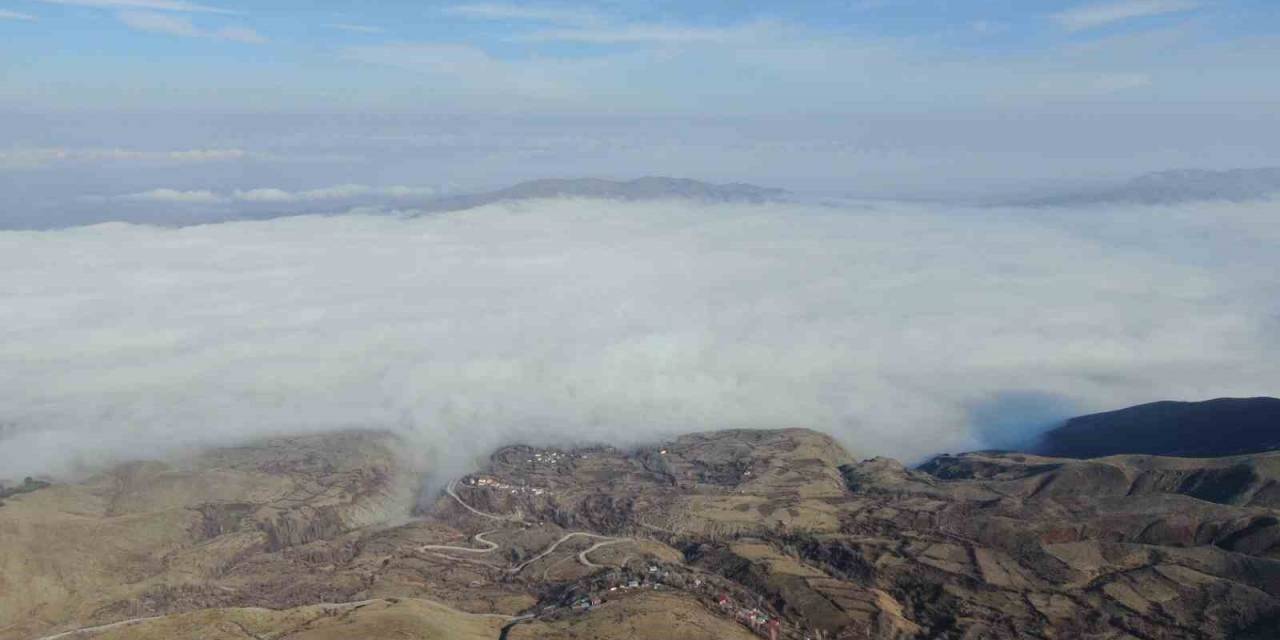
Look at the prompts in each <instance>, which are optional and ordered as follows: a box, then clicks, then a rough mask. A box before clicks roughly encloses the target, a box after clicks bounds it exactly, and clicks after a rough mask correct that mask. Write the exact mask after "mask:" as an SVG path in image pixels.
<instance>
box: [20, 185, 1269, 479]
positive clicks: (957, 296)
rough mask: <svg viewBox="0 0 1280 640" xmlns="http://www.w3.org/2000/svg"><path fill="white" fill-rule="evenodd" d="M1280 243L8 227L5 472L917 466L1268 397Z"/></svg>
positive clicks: (419, 220) (475, 221)
mask: <svg viewBox="0 0 1280 640" xmlns="http://www.w3.org/2000/svg"><path fill="white" fill-rule="evenodd" d="M1274 246H1280V205H1278V204H1277V203H1276V202H1274V201H1272V202H1260V203H1251V204H1241V203H1202V204H1196V205H1180V206H1167V207H1142V206H1136V205H1126V206H1124V207H1115V206H1111V207H1107V206H1094V207H1091V208H1076V209H1070V210H1059V211H1055V212H1053V213H1046V212H1044V211H1042V210H1021V209H968V208H963V207H958V206H957V207H945V206H939V205H909V204H874V205H864V204H856V203H855V204H850V205H848V206H843V207H829V206H824V207H820V206H808V205H800V204H778V203H772V204H705V203H702V204H699V203H693V202H682V201H669V202H639V203H620V202H606V201H599V200H581V199H575V200H535V201H527V202H518V203H509V204H500V205H490V206H486V207H481V208H478V209H473V210H468V211H462V212H455V213H449V214H441V215H432V216H424V217H406V218H398V217H386V216H359V215H347V216H334V217H320V216H304V217H296V218H283V219H277V220H270V221H261V222H230V223H223V224H215V225H207V226H195V227H188V228H181V229H174V228H159V227H149V226H136V225H127V224H108V225H99V226H91V227H80V228H73V229H67V230H60V231H49V232H23V231H6V232H0V476H21V475H25V474H60V473H66V472H72V471H77V470H83V469H88V468H92V467H95V466H97V465H100V464H101V463H103V462H105V461H113V460H122V459H127V458H135V457H140V456H153V455H163V454H165V453H167V452H171V451H175V450H178V449H181V448H183V447H187V446H191V445H204V444H220V443H231V442H236V441H240V440H243V439H245V438H248V437H252V436H258V435H266V434H278V433H293V432H318V431H326V430H336V429H345V428H351V427H371V428H390V429H394V430H396V431H399V432H401V433H404V434H406V435H408V436H409V437H410V442H412V443H413V446H415V447H417V448H419V449H421V450H422V451H423V452H424V454H425V455H427V456H428V457H433V458H435V459H436V460H439V461H442V462H443V461H445V460H447V459H453V460H457V459H463V460H469V459H472V458H474V457H475V456H479V455H484V454H485V453H487V452H488V450H489V449H490V448H492V447H493V446H496V445H499V444H503V443H507V442H511V441H513V440H524V441H530V442H534V443H540V444H549V443H568V442H578V441H586V440H602V441H606V442H611V443H616V444H627V443H633V442H637V441H644V440H648V439H654V438H658V437H662V436H667V435H671V434H675V433H679V432H685V431H691V430H705V429H720V428H730V427H747V428H774V427H789V426H807V427H812V428H816V429H820V430H823V431H827V432H830V433H832V434H834V435H836V436H837V437H838V438H839V439H840V440H841V441H842V442H843V443H844V444H845V445H846V446H847V447H849V448H850V449H851V450H852V451H854V452H855V453H857V454H860V455H866V456H869V455H889V456H894V457H899V458H904V459H908V460H914V459H918V458H920V457H922V456H927V455H929V454H932V453H936V452H941V451H956V450H962V449H969V448H975V447H982V446H991V445H993V444H1000V443H1001V442H1003V441H1008V440H1012V439H1017V438H1021V437H1025V436H1026V435H1027V430H1028V429H1031V428H1034V427H1043V426H1045V423H1046V421H1049V420H1051V419H1052V418H1055V417H1062V416H1060V415H1058V414H1061V413H1065V412H1070V411H1079V412H1085V411H1092V410H1102V409H1109V408H1115V407H1120V406H1125V405H1128V404H1134V403H1138V402H1145V401H1150V400H1156V399H1164V398H1176V399H1197V398H1205V397H1213V396H1228V395H1236V396H1252V395H1275V394H1276V393H1277V388H1278V387H1280V357H1277V356H1280V339H1278V338H1280V303H1278V302H1277V301H1278V300H1280V284H1277V278H1276V277H1275V274H1276V273H1280V255H1277V252H1274V251H1273V250H1271V248H1272V247H1274ZM1010 416H1014V417H1015V418H1016V419H1014V420H1012V421H1011V420H1010ZM1020 425H1027V426H1025V427H1023V426H1020Z"/></svg>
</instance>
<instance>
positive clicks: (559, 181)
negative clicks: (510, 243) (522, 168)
mask: <svg viewBox="0 0 1280 640" xmlns="http://www.w3.org/2000/svg"><path fill="white" fill-rule="evenodd" d="M786 195H787V192H786V190H784V189H774V188H770V187H760V186H756V185H753V184H746V183H742V182H734V183H730V184H711V183H709V182H702V181H699V180H689V179H687V178H668V177H661V176H648V177H644V178H637V179H635V180H627V181H621V180H604V179H600V178H552V179H545V180H530V181H528V182H521V183H520V184H517V185H514V186H511V187H506V188H505V189H498V190H497V191H489V192H485V193H476V194H468V195H460V196H451V197H446V198H440V199H438V200H435V201H433V202H431V203H429V204H428V205H427V206H426V207H425V209H426V210H428V211H460V210H463V209H472V208H475V207H480V206H484V205H487V204H494V203H497V202H510V201H515V200H534V199H539V198H599V199H605V200H629V201H643V200H665V199H669V198H681V199H686V200H697V201H701V202H752V203H762V202H770V201H775V200H780V199H782V198H783V197H784V196H786Z"/></svg>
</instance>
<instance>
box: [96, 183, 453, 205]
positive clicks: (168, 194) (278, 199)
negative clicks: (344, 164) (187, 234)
mask: <svg viewBox="0 0 1280 640" xmlns="http://www.w3.org/2000/svg"><path fill="white" fill-rule="evenodd" d="M438 194H439V191H438V190H437V189H434V188H432V187H411V186H402V185H398V186H389V187H371V186H368V185H362V184H340V185H334V186H331V187H322V188H319V189H307V190H303V191H289V190H286V189H280V188H276V187H259V188H256V189H236V190H235V191H232V192H230V193H219V192H215V191H211V190H206V189H198V190H190V191H187V190H181V189H171V188H158V189H152V190H150V191H144V192H141V193H131V194H126V195H123V196H115V198H114V199H117V200H134V201H147V202H168V203H178V204H218V203H227V202H245V203H253V204H285V203H299V202H322V201H325V200H350V199H354V198H390V199H406V198H422V197H429V196H434V195H438Z"/></svg>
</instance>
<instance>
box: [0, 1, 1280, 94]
mask: <svg viewBox="0 0 1280 640" xmlns="http://www.w3.org/2000/svg"><path fill="white" fill-rule="evenodd" d="M0 11H2V12H3V13H0V74H2V77H3V78H4V84H3V87H2V88H0V105H3V106H7V107H11V108H18V109H48V108H82V107H85V106H95V107H102V108H133V109H208V108H222V109H237V110H244V109H249V110H261V109H268V110H332V109H378V110H411V111H421V110H428V111H437V112H456V111H459V110H467V111H471V110H483V111H492V112H511V111H520V112H525V111H529V110H538V111H548V110H550V111H563V112H574V111H592V112H594V111H607V112H613V113H636V112H641V113H653V112H677V113H704V114H705V113H714V114H724V113H753V114H758V113H770V114H778V113H794V112H796V111H801V112H804V113H843V112H848V111H867V110H870V111H882V110H885V109H892V110H904V109H911V110H926V111H930V110H936V109H939V108H945V109H955V108H960V107H968V108H996V107H1004V108H1014V107H1016V108H1027V107H1040V106H1045V105H1047V104H1051V103H1056V102H1064V101H1065V102H1079V103H1090V104H1092V103H1104V104H1116V105H1118V104H1133V103H1154V102H1164V103H1182V104H1184V105H1195V104H1205V103H1218V104H1237V105H1238V104H1241V103H1251V104H1255V105H1256V104H1258V103H1262V102H1266V103H1274V102H1276V101H1277V99H1278V98H1280V88H1277V86H1276V84H1277V83H1275V82H1267V81H1266V79H1267V78H1270V77H1271V74H1272V71H1273V69H1274V63H1275V52H1276V43H1277V39H1278V38H1280V36H1278V35H1277V34H1278V33H1280V7H1278V6H1277V5H1276V4H1275V3H1274V2H1270V1H1268V0H1097V1H1094V2H1090V1H1089V0H1049V1H1042V2H1022V1H1017V0H959V1H944V0H861V1H860V0H845V1H839V2H837V1H832V0H798V1H795V2H787V3H774V2H770V3H758V2H730V1H726V0H695V1H687V0H685V1H678V2H677V1H668V0H660V1H657V2H645V3H632V2H616V1H607V2H594V3H586V2H584V3H577V4H568V3H565V4H539V3H532V4H529V3H512V4H504V3H456V2H401V1H390V2H378V3H367V2H349V1H336V0H321V1H318V2H311V1H309V2H300V1H297V0H292V1H289V0H286V1H279V2H272V3H249V2H242V1H237V0H210V1H209V2H207V3H196V2H187V1H185V0H4V2H3V3H2V4H0ZM1210 69H1212V70H1213V72H1212V73H1207V72H1206V71H1207V70H1210Z"/></svg>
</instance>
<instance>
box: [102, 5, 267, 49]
mask: <svg viewBox="0 0 1280 640" xmlns="http://www.w3.org/2000/svg"><path fill="white" fill-rule="evenodd" d="M118 17H119V19H120V22H121V23H123V24H124V25H125V26H126V27H129V28H130V29H133V30H135V31H144V32H147V33H162V34H166V35H171V36H180V37H183V38H211V39H214V40H230V41H233V42H242V43H246V44H262V43H264V42H266V41H267V39H266V38H265V37H263V36H262V34H260V33H258V32H257V31H254V30H253V29H249V28H247V27H222V28H219V29H213V30H208V29H203V28H201V27H198V26H196V25H195V23H193V22H192V21H191V19H190V18H188V17H186V16H178V15H172V14H164V13H155V12H151V11H123V12H121V13H120V14H119V16H118Z"/></svg>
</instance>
